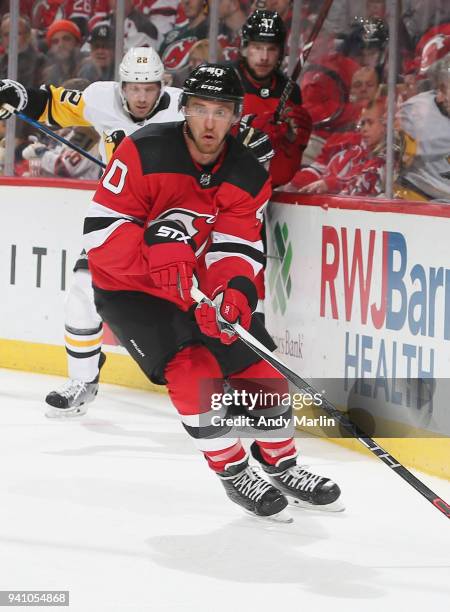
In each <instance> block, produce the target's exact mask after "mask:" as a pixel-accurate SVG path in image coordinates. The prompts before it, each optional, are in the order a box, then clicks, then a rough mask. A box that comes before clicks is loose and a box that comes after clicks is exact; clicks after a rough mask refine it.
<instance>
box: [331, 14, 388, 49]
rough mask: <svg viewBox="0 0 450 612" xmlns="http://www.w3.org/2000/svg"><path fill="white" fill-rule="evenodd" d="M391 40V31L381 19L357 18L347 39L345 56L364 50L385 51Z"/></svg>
mask: <svg viewBox="0 0 450 612" xmlns="http://www.w3.org/2000/svg"><path fill="white" fill-rule="evenodd" d="M388 40H389V30H388V27H387V25H386V23H385V22H384V21H383V19H381V18H380V17H368V18H367V19H366V18H364V17H355V18H354V19H353V22H352V25H351V27H350V32H349V34H348V36H347V37H346V39H345V42H344V47H345V48H344V49H343V50H342V51H343V53H344V54H345V55H349V54H353V53H358V52H360V51H361V50H362V49H373V48H376V49H379V50H380V51H384V49H385V47H386V45H387V42H388Z"/></svg>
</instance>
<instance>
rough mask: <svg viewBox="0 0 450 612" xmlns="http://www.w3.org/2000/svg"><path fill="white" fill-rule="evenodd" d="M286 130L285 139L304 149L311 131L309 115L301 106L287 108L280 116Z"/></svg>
mask: <svg viewBox="0 0 450 612" xmlns="http://www.w3.org/2000/svg"><path fill="white" fill-rule="evenodd" d="M281 121H283V123H286V125H287V127H288V130H287V133H286V138H287V139H288V140H289V142H295V144H297V145H299V146H303V147H306V145H307V144H308V140H309V137H310V135H311V130H312V119H311V115H310V114H309V113H308V111H307V110H306V109H305V108H304V107H303V106H288V107H286V109H285V110H284V113H283V114H282V115H281Z"/></svg>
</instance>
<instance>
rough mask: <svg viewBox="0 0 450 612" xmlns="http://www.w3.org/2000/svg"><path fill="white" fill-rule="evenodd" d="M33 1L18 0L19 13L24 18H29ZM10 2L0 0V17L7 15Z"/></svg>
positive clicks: (8, 0)
mask: <svg viewBox="0 0 450 612" xmlns="http://www.w3.org/2000/svg"><path fill="white" fill-rule="evenodd" d="M33 1H35V0H20V4H19V13H20V14H21V15H23V16H24V17H28V18H29V19H30V18H31V7H32V6H33ZM9 8H10V0H0V16H3V15H4V14H5V13H9Z"/></svg>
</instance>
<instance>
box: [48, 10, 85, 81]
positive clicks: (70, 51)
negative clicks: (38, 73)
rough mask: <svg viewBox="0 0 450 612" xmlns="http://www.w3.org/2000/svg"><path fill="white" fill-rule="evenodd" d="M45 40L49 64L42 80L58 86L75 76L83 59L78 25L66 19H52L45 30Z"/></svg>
mask: <svg viewBox="0 0 450 612" xmlns="http://www.w3.org/2000/svg"><path fill="white" fill-rule="evenodd" d="M46 42H47V45H48V47H49V57H50V64H49V66H48V67H47V69H46V70H45V71H44V82H46V83H52V84H53V85H55V86H59V85H62V83H63V82H64V81H66V80H67V79H71V78H74V77H76V76H77V75H78V71H79V68H80V64H81V61H82V60H83V55H82V54H81V53H80V45H81V42H82V37H81V32H80V30H79V28H78V26H77V25H76V24H75V23H73V21H69V20H68V19H59V20H58V21H54V22H53V23H52V25H51V26H50V27H49V29H48V30H47V34H46Z"/></svg>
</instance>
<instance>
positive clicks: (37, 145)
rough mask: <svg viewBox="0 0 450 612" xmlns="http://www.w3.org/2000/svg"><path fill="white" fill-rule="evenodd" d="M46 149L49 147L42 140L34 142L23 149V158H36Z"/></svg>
mask: <svg viewBox="0 0 450 612" xmlns="http://www.w3.org/2000/svg"><path fill="white" fill-rule="evenodd" d="M46 151H47V147H46V146H45V145H44V144H42V142H33V143H32V144H29V145H28V146H27V147H25V149H24V150H23V151H22V157H23V159H32V158H33V159H34V158H36V157H42V156H43V155H44V153H45V152H46Z"/></svg>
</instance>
